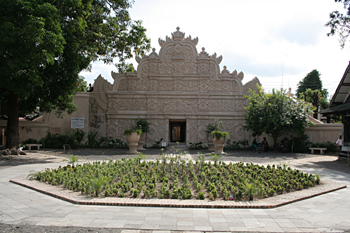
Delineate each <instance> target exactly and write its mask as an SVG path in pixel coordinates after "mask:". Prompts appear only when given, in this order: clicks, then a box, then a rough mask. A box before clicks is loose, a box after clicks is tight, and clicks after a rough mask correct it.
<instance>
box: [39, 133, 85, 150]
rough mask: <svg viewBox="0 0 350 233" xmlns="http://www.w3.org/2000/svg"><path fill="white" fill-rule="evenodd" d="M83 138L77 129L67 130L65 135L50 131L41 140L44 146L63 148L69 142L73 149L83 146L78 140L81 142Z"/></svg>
mask: <svg viewBox="0 0 350 233" xmlns="http://www.w3.org/2000/svg"><path fill="white" fill-rule="evenodd" d="M78 132H79V131H78ZM84 134H85V133H84ZM81 140H82V139H81V134H80V132H79V133H77V131H73V132H66V134H65V135H60V134H51V133H50V132H49V133H48V134H47V135H46V137H44V138H42V139H40V141H39V142H40V143H41V144H42V145H43V147H44V148H54V149H62V148H63V145H65V144H69V145H70V146H71V147H72V148H73V149H76V148H78V147H79V146H81V144H80V143H78V141H80V142H81Z"/></svg>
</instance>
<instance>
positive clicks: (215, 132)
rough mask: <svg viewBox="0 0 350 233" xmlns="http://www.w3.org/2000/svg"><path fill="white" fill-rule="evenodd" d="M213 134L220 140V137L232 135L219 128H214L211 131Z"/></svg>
mask: <svg viewBox="0 0 350 233" xmlns="http://www.w3.org/2000/svg"><path fill="white" fill-rule="evenodd" d="M211 134H212V135H213V136H214V137H215V138H216V139H218V140H219V139H220V138H229V137H230V135H229V134H228V133H227V132H223V131H219V130H214V131H212V132H211Z"/></svg>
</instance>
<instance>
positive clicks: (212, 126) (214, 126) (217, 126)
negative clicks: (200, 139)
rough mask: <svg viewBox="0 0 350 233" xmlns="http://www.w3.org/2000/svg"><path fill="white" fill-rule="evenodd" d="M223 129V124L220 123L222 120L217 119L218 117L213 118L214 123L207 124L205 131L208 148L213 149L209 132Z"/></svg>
mask: <svg viewBox="0 0 350 233" xmlns="http://www.w3.org/2000/svg"><path fill="white" fill-rule="evenodd" d="M223 129H224V126H223V125H222V121H219V119H215V121H214V123H211V124H208V125H207V128H206V130H205V132H206V134H207V140H208V147H209V150H215V148H214V142H213V136H212V134H211V132H213V131H215V130H223Z"/></svg>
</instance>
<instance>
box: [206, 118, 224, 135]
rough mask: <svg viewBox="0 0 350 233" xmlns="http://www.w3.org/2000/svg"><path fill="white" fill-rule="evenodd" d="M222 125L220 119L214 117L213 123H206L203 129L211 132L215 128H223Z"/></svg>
mask: <svg viewBox="0 0 350 233" xmlns="http://www.w3.org/2000/svg"><path fill="white" fill-rule="evenodd" d="M223 129H224V126H223V125H222V121H220V120H219V119H215V121H214V123H210V124H208V125H207V128H206V129H205V132H206V133H208V134H209V133H211V132H213V131H215V130H223Z"/></svg>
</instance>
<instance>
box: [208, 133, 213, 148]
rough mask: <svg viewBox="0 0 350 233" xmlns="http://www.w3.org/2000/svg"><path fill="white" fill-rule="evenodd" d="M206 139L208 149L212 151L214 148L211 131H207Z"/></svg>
mask: <svg viewBox="0 0 350 233" xmlns="http://www.w3.org/2000/svg"><path fill="white" fill-rule="evenodd" d="M207 141H208V150H212V151H213V150H215V148H214V142H213V135H212V134H211V133H207Z"/></svg>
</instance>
